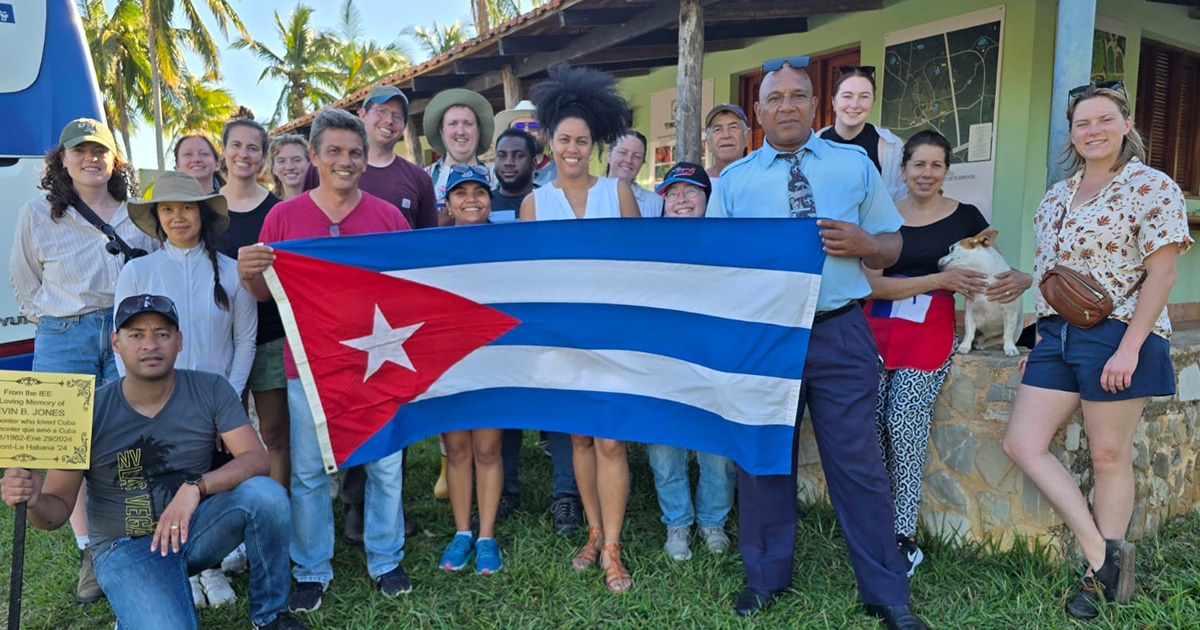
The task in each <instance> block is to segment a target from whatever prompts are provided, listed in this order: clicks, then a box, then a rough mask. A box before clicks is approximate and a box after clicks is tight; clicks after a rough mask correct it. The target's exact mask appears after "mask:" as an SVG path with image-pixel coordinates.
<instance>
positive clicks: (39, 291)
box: [8, 118, 156, 603]
mask: <svg viewBox="0 0 1200 630" xmlns="http://www.w3.org/2000/svg"><path fill="white" fill-rule="evenodd" d="M41 188H42V190H44V191H46V195H45V196H44V197H37V198H35V199H33V200H31V201H30V202H29V203H27V204H25V207H24V208H22V209H21V214H20V217H19V218H18V219H17V230H16V234H15V236H14V238H13V248H12V256H11V258H10V259H9V264H8V277H9V280H10V282H11V283H12V288H13V293H14V294H15V295H16V297H17V302H18V303H19V304H20V305H21V314H23V315H24V316H25V317H27V318H28V319H29V321H31V322H33V323H34V324H36V325H37V332H35V333H34V347H33V348H34V349H33V369H34V370H35V371H38V372H69V373H73V374H91V375H93V376H95V377H96V385H97V386H100V385H103V384H104V383H107V382H109V381H113V380H116V378H117V362H116V360H115V359H114V358H113V352H112V344H111V343H110V341H109V338H110V337H111V336H112V331H113V304H114V302H113V291H114V289H115V288H116V285H117V275H118V274H119V273H120V272H121V266H122V265H124V264H125V261H126V252H130V253H131V252H132V251H133V250H134V249H141V250H143V251H146V250H152V249H154V248H155V246H156V243H155V242H154V240H153V239H151V238H149V237H147V236H145V235H144V234H142V233H141V232H139V231H138V229H137V228H136V227H135V226H134V225H133V222H131V221H130V220H129V214H128V212H127V210H126V202H127V201H128V200H129V198H130V195H132V194H133V192H134V191H133V170H132V169H131V168H130V166H129V163H128V162H126V161H125V159H124V158H122V157H121V156H120V155H118V154H117V143H116V140H115V139H114V138H113V135H112V132H111V131H109V129H108V127H106V126H105V125H104V123H102V122H100V121H98V120H92V119H90V118H79V119H76V120H72V121H71V122H69V123H67V126H66V127H65V128H64V129H63V131H62V135H61V136H60V139H59V144H58V146H57V147H55V148H54V149H53V150H52V151H50V152H49V153H47V154H46V170H45V172H44V173H43V175H42V184H41ZM84 205H86V206H87V207H89V208H91V210H92V211H93V212H94V213H95V214H96V216H98V217H99V218H100V220H101V221H104V222H105V223H107V224H108V225H109V226H111V228H112V230H113V234H114V237H113V238H110V237H108V236H106V235H105V234H104V233H103V232H101V231H100V230H99V229H97V228H96V226H95V225H93V224H92V223H91V222H90V221H88V219H86V218H84V216H83V215H82V214H80V212H79V208H80V207H82V206H84ZM118 243H122V244H124V245H123V246H122V245H120V244H118ZM123 250H124V251H123ZM75 505H76V508H77V509H76V511H75V512H74V513H72V514H71V528H72V529H74V530H75V540H76V542H77V544H78V546H79V549H80V550H81V551H82V553H83V560H82V564H81V567H80V571H79V585H78V587H77V588H76V591H75V599H76V600H77V601H79V602H80V603H90V602H94V601H97V600H99V599H100V598H101V597H103V596H104V593H103V592H102V591H101V590H100V586H99V585H98V584H97V583H96V576H95V573H94V572H92V561H91V556H90V554H89V553H88V552H87V551H86V550H85V548H86V545H87V543H88V536H87V519H86V516H85V511H84V509H83V505H84V501H83V500H82V496H81V499H80V500H79V501H77V502H76V503H75Z"/></svg>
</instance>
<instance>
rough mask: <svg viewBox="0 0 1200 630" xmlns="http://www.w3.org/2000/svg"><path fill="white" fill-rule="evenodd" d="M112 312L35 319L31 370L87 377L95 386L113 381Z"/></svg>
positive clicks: (44, 316)
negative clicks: (92, 378) (88, 376)
mask: <svg viewBox="0 0 1200 630" xmlns="http://www.w3.org/2000/svg"><path fill="white" fill-rule="evenodd" d="M112 332H113V312H112V309H111V308H102V309H100V310H96V311H91V312H88V313H84V314H82V315H72V316H69V317H51V316H49V315H43V316H41V317H39V318H38V322H37V331H36V332H35V333H34V337H33V371H35V372H63V373H68V374H90V375H92V376H95V377H96V387H100V386H101V385H103V384H105V383H107V382H110V381H115V380H117V363H116V362H117V361H118V360H119V358H117V357H115V356H114V355H113V350H112Z"/></svg>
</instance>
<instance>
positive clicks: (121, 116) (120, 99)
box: [113, 74, 133, 163]
mask: <svg viewBox="0 0 1200 630" xmlns="http://www.w3.org/2000/svg"><path fill="white" fill-rule="evenodd" d="M118 76H119V74H118ZM115 91H116V94H114V95H113V97H114V98H113V100H115V101H116V105H117V130H118V131H120V132H121V140H122V142H123V143H124V144H125V159H126V160H127V161H129V162H130V163H133V146H132V145H130V143H129V103H127V102H125V87H124V86H123V85H121V82H120V80H119V79H118V81H117V84H116V90H115Z"/></svg>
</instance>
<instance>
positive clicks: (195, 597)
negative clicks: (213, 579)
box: [188, 575, 208, 610]
mask: <svg viewBox="0 0 1200 630" xmlns="http://www.w3.org/2000/svg"><path fill="white" fill-rule="evenodd" d="M188 584H191V585H192V605H193V606H195V607H196V610H200V609H201V608H205V607H207V606H208V600H206V599H204V587H203V586H200V576H199V575H193V576H192V577H190V578H188Z"/></svg>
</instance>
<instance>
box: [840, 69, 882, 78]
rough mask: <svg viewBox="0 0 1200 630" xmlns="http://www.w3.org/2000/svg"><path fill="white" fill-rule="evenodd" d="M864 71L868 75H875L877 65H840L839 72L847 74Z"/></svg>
mask: <svg viewBox="0 0 1200 630" xmlns="http://www.w3.org/2000/svg"><path fill="white" fill-rule="evenodd" d="M855 73H862V74H865V75H868V76H872V77H873V76H875V66H839V67H838V74H841V75H843V76H845V75H847V74H855Z"/></svg>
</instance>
